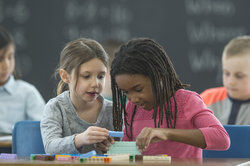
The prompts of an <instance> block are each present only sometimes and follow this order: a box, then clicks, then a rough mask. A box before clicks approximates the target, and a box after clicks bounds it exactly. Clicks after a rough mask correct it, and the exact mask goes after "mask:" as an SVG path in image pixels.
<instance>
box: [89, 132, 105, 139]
mask: <svg viewBox="0 0 250 166" xmlns="http://www.w3.org/2000/svg"><path fill="white" fill-rule="evenodd" d="M88 135H89V136H96V137H102V136H104V137H105V138H106V139H107V138H108V136H109V134H108V133H106V132H100V131H90V132H89V134H88Z"/></svg>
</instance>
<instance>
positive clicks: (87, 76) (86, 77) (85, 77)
mask: <svg viewBox="0 0 250 166" xmlns="http://www.w3.org/2000/svg"><path fill="white" fill-rule="evenodd" d="M82 77H83V78H84V79H88V78H89V77H90V76H89V75H86V76H82Z"/></svg>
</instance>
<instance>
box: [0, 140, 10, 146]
mask: <svg viewBox="0 0 250 166" xmlns="http://www.w3.org/2000/svg"><path fill="white" fill-rule="evenodd" d="M11 146H12V141H0V147H11Z"/></svg>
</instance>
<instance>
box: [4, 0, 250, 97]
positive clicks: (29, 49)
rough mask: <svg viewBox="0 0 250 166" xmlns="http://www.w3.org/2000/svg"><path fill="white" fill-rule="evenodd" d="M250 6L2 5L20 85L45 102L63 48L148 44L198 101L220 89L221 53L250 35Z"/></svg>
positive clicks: (54, 0) (193, 0)
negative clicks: (157, 47) (84, 43)
mask: <svg viewBox="0 0 250 166" xmlns="http://www.w3.org/2000/svg"><path fill="white" fill-rule="evenodd" d="M249 6H250V1H249V0H240V1H235V0H220V1H217V0H178V1H174V0H157V1H155V0H132V1H131V0H105V1H103V0H74V1H72V0H41V1H39V0H0V25H2V26H4V27H5V28H7V29H8V30H9V31H10V32H11V33H12V34H13V36H14V39H15V41H16V45H17V57H16V58H17V66H18V68H19V69H21V71H22V78H23V79H24V80H26V81H28V82H30V83H32V84H34V85H35V86H36V87H37V88H38V89H39V91H40V92H41V94H42V95H43V97H44V98H45V100H46V101H48V100H49V99H50V98H52V97H54V96H55V88H56V81H55V79H54V77H53V72H54V70H55V68H56V65H57V63H58V61H59V55H60V51H61V49H62V48H63V46H64V44H65V43H66V42H68V41H70V40H73V39H76V38H78V37H80V36H81V37H89V38H93V39H96V40H97V41H99V42H101V41H103V40H105V39H109V38H114V39H118V40H123V41H127V40H129V39H131V38H133V37H149V38H153V39H155V40H156V41H158V42H159V43H160V44H162V45H163V47H164V48H165V49H166V51H167V54H168V55H169V56H170V58H171V60H172V61H173V63H174V65H175V69H176V71H177V73H178V74H179V77H180V79H181V80H182V81H183V83H189V84H191V87H190V88H189V89H191V90H195V91H197V92H198V93H200V92H201V91H203V90H204V89H206V88H209V87H213V86H220V85H222V84H221V52H222V50H223V47H224V45H225V44H226V43H227V42H228V41H229V40H230V39H231V38H233V37H235V36H238V35H242V34H249V28H250V22H249V16H250V10H249Z"/></svg>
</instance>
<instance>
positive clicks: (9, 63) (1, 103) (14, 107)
mask: <svg viewBox="0 0 250 166" xmlns="http://www.w3.org/2000/svg"><path fill="white" fill-rule="evenodd" d="M15 52H16V48H15V43H14V41H13V39H12V37H11V36H10V35H9V34H8V32H7V31H6V30H5V29H4V28H3V27H1V26H0V135H8V134H12V128H13V126H14V124H15V123H16V122H17V121H21V120H40V119H41V117H42V110H43V108H44V105H45V102H44V100H43V98H42V96H41V95H40V93H39V92H38V90H37V89H36V88H35V87H34V86H33V85H31V84H30V83H28V82H25V81H23V80H21V79H17V76H16V70H15Z"/></svg>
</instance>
